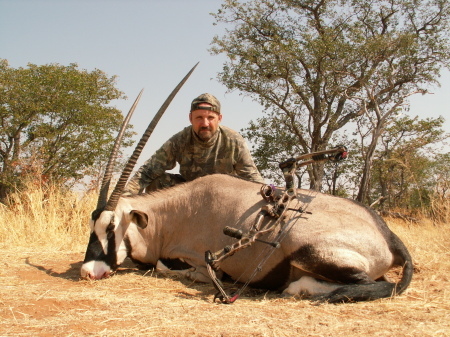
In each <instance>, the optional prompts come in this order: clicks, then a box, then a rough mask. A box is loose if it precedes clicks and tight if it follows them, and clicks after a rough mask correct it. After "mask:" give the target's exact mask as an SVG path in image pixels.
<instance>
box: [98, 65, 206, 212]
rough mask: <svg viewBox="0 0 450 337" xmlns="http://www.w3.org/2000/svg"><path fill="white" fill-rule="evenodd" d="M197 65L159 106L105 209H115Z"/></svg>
mask: <svg viewBox="0 0 450 337" xmlns="http://www.w3.org/2000/svg"><path fill="white" fill-rule="evenodd" d="M197 65H198V63H197V64H196V65H195V66H194V67H192V69H191V70H190V71H189V72H188V73H187V75H186V76H185V77H184V78H183V79H182V80H181V82H180V83H179V84H178V85H177V86H176V87H175V89H173V91H172V92H171V93H170V95H169V97H167V98H166V100H165V102H164V103H163V105H162V106H161V107H160V108H159V110H158V112H157V113H156V115H155V117H153V119H152V121H151V122H150V124H149V125H148V127H147V130H145V132H144V134H143V135H142V137H141V140H140V141H139V143H138V144H137V145H136V148H135V149H134V151H133V154H132V155H131V157H130V159H128V162H127V164H126V166H125V168H124V169H123V171H122V174H121V176H120V178H119V181H118V182H117V184H116V187H115V188H114V191H113V192H112V193H111V196H110V197H109V200H108V202H107V204H106V207H105V210H108V211H113V210H114V209H115V208H116V206H117V202H118V201H119V198H120V195H121V194H122V192H123V190H124V188H125V185H126V183H127V181H128V178H129V177H130V174H131V172H132V171H133V168H134V166H135V165H136V162H137V160H138V159H139V156H140V154H141V152H142V150H143V148H144V146H145V144H146V143H147V140H148V139H149V138H150V135H151V134H152V132H153V130H154V129H155V127H156V124H158V122H159V120H160V118H161V116H162V115H163V113H164V112H165V111H166V109H167V107H168V106H169V104H170V103H171V102H172V100H173V98H174V97H175V95H176V94H177V93H178V91H179V90H180V89H181V87H182V86H183V84H184V83H185V82H186V81H187V79H188V78H189V76H191V74H192V72H193V71H194V69H195V68H196V67H197Z"/></svg>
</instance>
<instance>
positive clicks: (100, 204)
mask: <svg viewBox="0 0 450 337" xmlns="http://www.w3.org/2000/svg"><path fill="white" fill-rule="evenodd" d="M143 91H144V89H142V90H141V92H140V93H139V95H138V96H137V98H136V100H135V101H134V103H133V105H132V106H131V108H130V111H128V114H127V115H126V117H125V119H124V120H123V123H122V126H121V128H120V131H119V133H118V134H117V137H116V140H115V142H114V147H113V149H112V151H111V154H110V155H109V159H108V163H107V164H106V168H105V173H104V175H103V180H102V185H101V187H100V193H99V196H98V201H97V209H103V208H104V207H105V206H106V198H107V196H108V190H109V184H110V183H111V176H112V172H113V169H114V164H115V161H116V159H117V154H118V153H119V149H120V145H121V143H122V138H123V135H124V134H125V130H126V128H127V126H128V123H129V122H130V119H131V116H132V115H133V112H134V110H135V109H136V106H137V105H138V103H139V100H140V99H141V96H142V92H143Z"/></svg>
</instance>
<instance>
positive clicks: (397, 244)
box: [315, 232, 414, 303]
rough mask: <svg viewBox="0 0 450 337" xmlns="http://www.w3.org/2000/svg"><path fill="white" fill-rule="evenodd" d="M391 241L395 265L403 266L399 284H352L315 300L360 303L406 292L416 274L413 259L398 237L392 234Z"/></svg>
mask: <svg viewBox="0 0 450 337" xmlns="http://www.w3.org/2000/svg"><path fill="white" fill-rule="evenodd" d="M390 239H391V240H390V241H391V242H390V243H391V245H390V246H391V251H392V253H393V255H394V265H398V266H403V272H402V277H401V279H400V281H399V282H398V283H391V282H386V281H380V282H375V283H370V284H350V285H345V286H343V287H340V288H338V289H336V290H334V291H332V292H331V293H328V294H326V295H322V296H320V297H317V298H315V299H316V300H319V301H321V302H328V303H343V302H360V301H371V300H376V299H379V298H387V297H392V296H394V295H399V294H401V293H402V292H403V291H405V290H406V288H408V286H409V284H410V283H411V280H412V276H413V273H414V266H413V263H412V258H411V255H410V254H409V252H408V249H407V248H406V246H405V245H404V244H403V242H402V241H401V240H400V239H399V238H398V236H397V235H395V234H394V233H392V232H391V237H390Z"/></svg>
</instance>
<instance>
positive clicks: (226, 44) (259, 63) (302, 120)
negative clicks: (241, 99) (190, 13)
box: [211, 0, 450, 200]
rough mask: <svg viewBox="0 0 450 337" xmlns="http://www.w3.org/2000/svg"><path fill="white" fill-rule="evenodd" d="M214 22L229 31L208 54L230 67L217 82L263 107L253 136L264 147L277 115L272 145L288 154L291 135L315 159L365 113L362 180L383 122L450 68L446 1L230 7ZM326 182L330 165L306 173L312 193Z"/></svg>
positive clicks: (266, 1) (269, 0) (289, 1)
mask: <svg viewBox="0 0 450 337" xmlns="http://www.w3.org/2000/svg"><path fill="white" fill-rule="evenodd" d="M214 17H215V19H216V23H217V24H219V23H225V24H228V25H230V26H232V28H231V29H227V30H226V33H225V35H224V36H222V37H218V36H216V37H215V38H214V40H213V47H212V49H211V52H212V53H213V54H215V55H218V54H221V53H223V54H225V55H226V56H227V59H228V60H227V62H225V64H224V66H223V71H222V72H220V73H219V74H218V79H219V81H221V82H222V83H223V84H225V85H226V86H227V87H228V88H229V90H235V89H238V90H240V91H241V92H242V93H243V94H244V95H248V96H251V97H252V98H254V99H255V100H256V101H258V102H259V103H260V104H262V105H263V106H264V107H265V109H266V110H265V112H264V113H265V114H266V117H264V118H261V119H259V120H258V122H256V123H253V124H252V125H251V127H250V128H249V130H250V131H251V133H252V134H253V136H257V137H259V138H260V139H264V137H266V135H265V133H264V132H265V129H264V126H265V125H267V123H270V122H269V121H268V120H269V119H272V118H274V117H275V116H276V120H277V123H275V125H273V128H274V129H273V130H272V132H271V134H272V135H275V137H276V135H277V134H278V135H280V137H279V138H273V136H270V137H272V138H273V139H272V140H271V142H272V143H277V144H279V145H280V146H282V145H283V143H282V142H283V141H284V139H285V138H286V137H287V135H286V132H288V131H287V130H289V132H290V133H291V137H293V138H295V144H296V145H295V146H296V147H298V148H299V149H300V150H301V151H302V152H313V151H318V150H323V149H325V148H327V147H328V146H329V143H330V141H331V139H332V136H333V134H335V133H336V132H338V131H341V132H342V130H343V128H344V126H348V125H347V124H348V123H350V122H355V121H356V120H358V119H359V118H360V117H361V116H363V115H366V116H367V118H369V119H370V120H371V121H372V123H373V124H372V125H371V127H372V129H371V130H372V131H371V132H372V134H373V137H372V141H371V147H370V148H369V150H368V151H367V154H366V158H365V160H366V164H365V169H364V172H365V174H367V172H370V168H371V165H372V161H373V153H374V152H373V151H374V148H375V146H376V144H377V142H378V140H379V137H380V135H381V134H382V133H383V130H384V126H385V125H386V123H388V122H389V120H390V119H391V118H395V112H396V111H397V109H398V108H399V107H400V106H402V104H404V102H405V100H406V99H407V97H408V96H410V95H412V94H414V93H425V92H426V88H427V86H429V85H430V84H435V83H437V80H438V78H439V72H440V69H441V68H442V67H448V66H449V63H448V62H449V55H450V53H449V43H448V18H449V4H448V1H447V0H428V1H418V0H377V1H367V0H339V1H338V0H258V1H256V0H251V1H245V2H242V3H240V2H239V1H237V0H226V1H225V3H224V4H223V5H222V7H221V9H220V10H219V11H218V12H217V13H216V14H214ZM264 123H266V124H264ZM291 137H288V138H289V139H291ZM264 144H265V142H259V143H258V144H257V145H256V151H255V152H254V154H255V156H256V157H258V154H259V153H261V154H265V152H264V151H262V150H263V149H262V146H264ZM289 146H291V145H289ZM260 150H261V151H260ZM258 151H259V152H258ZM260 160H263V159H260ZM323 174H324V167H323V164H316V165H313V167H312V168H310V169H309V176H310V186H311V188H314V187H315V186H316V187H319V186H320V182H321V181H322V178H323ZM363 180H364V182H363V183H362V185H361V187H360V193H359V194H358V195H359V197H358V198H359V199H361V200H363V199H364V195H365V193H366V192H365V190H366V189H367V184H366V179H365V178H364V179H363ZM367 181H368V179H367Z"/></svg>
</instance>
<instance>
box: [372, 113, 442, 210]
mask: <svg viewBox="0 0 450 337" xmlns="http://www.w3.org/2000/svg"><path fill="white" fill-rule="evenodd" d="M443 123H444V119H443V118H442V117H440V118H428V119H425V120H421V119H418V117H415V118H410V117H408V116H403V117H401V118H399V119H398V120H396V121H395V122H393V123H391V124H390V125H389V126H387V127H386V128H387V129H386V132H385V134H384V135H383V136H382V137H381V141H380V143H379V145H378V147H377V150H376V151H375V155H374V157H375V159H376V160H375V164H374V166H373V169H372V171H373V172H372V174H371V176H372V178H373V179H372V181H371V183H369V187H370V188H369V193H368V196H369V200H370V198H371V197H372V198H376V197H378V196H381V197H382V198H383V201H382V202H381V205H383V204H385V206H386V208H403V209H407V208H409V209H421V210H424V209H426V208H429V206H430V204H429V202H430V196H431V195H433V193H434V188H435V185H436V181H437V179H436V176H435V174H434V173H435V172H434V170H435V165H436V159H435V158H439V156H438V155H437V154H436V153H435V150H434V147H435V146H436V144H438V143H439V142H442V141H444V140H445V139H447V138H448V137H449V135H448V134H446V133H445V132H444V130H443V129H442V126H443Z"/></svg>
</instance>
